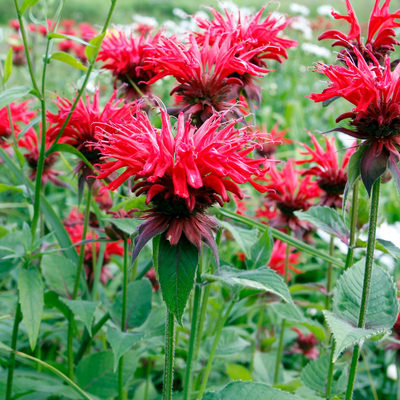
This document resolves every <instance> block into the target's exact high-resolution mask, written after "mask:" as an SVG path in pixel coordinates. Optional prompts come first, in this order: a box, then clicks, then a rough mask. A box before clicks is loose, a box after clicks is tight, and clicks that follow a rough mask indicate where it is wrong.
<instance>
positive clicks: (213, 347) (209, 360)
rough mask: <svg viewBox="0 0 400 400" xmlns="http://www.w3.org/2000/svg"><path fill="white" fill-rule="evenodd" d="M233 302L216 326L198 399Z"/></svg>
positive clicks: (205, 382)
mask: <svg viewBox="0 0 400 400" xmlns="http://www.w3.org/2000/svg"><path fill="white" fill-rule="evenodd" d="M234 304H235V301H234V300H231V302H230V304H229V306H228V309H227V310H226V313H225V315H224V316H223V318H221V319H220V321H219V323H218V326H217V331H216V333H215V338H214V343H213V345H212V348H211V352H210V356H209V357H208V361H207V366H206V370H205V371H204V376H203V380H202V382H201V387H200V391H199V393H198V395H197V399H198V400H200V399H201V398H202V397H203V394H204V391H205V389H206V386H207V382H208V377H209V375H210V372H211V367H212V363H213V361H214V356H215V352H216V350H217V346H218V341H219V338H220V336H221V333H222V329H223V328H224V326H225V323H226V321H227V319H228V318H229V315H230V313H231V311H232V308H233V305H234Z"/></svg>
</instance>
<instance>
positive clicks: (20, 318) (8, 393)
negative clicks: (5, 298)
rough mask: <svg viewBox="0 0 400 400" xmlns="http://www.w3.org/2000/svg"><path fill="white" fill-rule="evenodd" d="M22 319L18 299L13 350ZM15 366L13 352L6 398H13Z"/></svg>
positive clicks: (9, 366) (7, 399)
mask: <svg viewBox="0 0 400 400" xmlns="http://www.w3.org/2000/svg"><path fill="white" fill-rule="evenodd" d="M21 320H22V313H21V304H20V303H19V300H18V304H17V310H16V312H15V319H14V327H13V333H12V339H11V348H12V349H13V350H16V349H17V340H18V327H19V323H20V322H21ZM14 368H15V353H11V354H10V359H9V361H8V375H7V390H6V400H11V398H12V388H13V378H14Z"/></svg>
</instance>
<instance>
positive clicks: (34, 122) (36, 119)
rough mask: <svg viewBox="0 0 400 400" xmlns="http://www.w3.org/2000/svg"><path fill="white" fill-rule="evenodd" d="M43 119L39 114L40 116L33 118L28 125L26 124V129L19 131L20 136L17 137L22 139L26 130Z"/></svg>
mask: <svg viewBox="0 0 400 400" xmlns="http://www.w3.org/2000/svg"><path fill="white" fill-rule="evenodd" d="M41 120H42V116H41V115H39V116H38V117H36V118H34V119H32V120H31V121H30V122H29V124H28V125H25V127H24V129H22V131H21V132H20V133H18V138H17V139H21V138H22V137H23V136H24V135H25V133H26V132H28V130H29V129H30V128H32V126H34V125H36V124H37V123H39V122H40V121H41Z"/></svg>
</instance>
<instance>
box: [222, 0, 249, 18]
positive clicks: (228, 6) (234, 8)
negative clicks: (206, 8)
mask: <svg viewBox="0 0 400 400" xmlns="http://www.w3.org/2000/svg"><path fill="white" fill-rule="evenodd" d="M218 7H219V8H220V10H221V11H222V12H225V10H226V11H227V12H228V13H229V14H233V15H234V17H235V18H237V17H238V16H239V11H240V14H241V15H252V14H253V13H252V10H251V8H249V7H239V6H238V5H237V4H235V3H234V2H233V1H219V2H218Z"/></svg>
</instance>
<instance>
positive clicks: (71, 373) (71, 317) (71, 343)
mask: <svg viewBox="0 0 400 400" xmlns="http://www.w3.org/2000/svg"><path fill="white" fill-rule="evenodd" d="M67 357H68V377H69V379H71V380H72V381H73V380H74V314H72V311H69V313H68V338H67Z"/></svg>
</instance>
